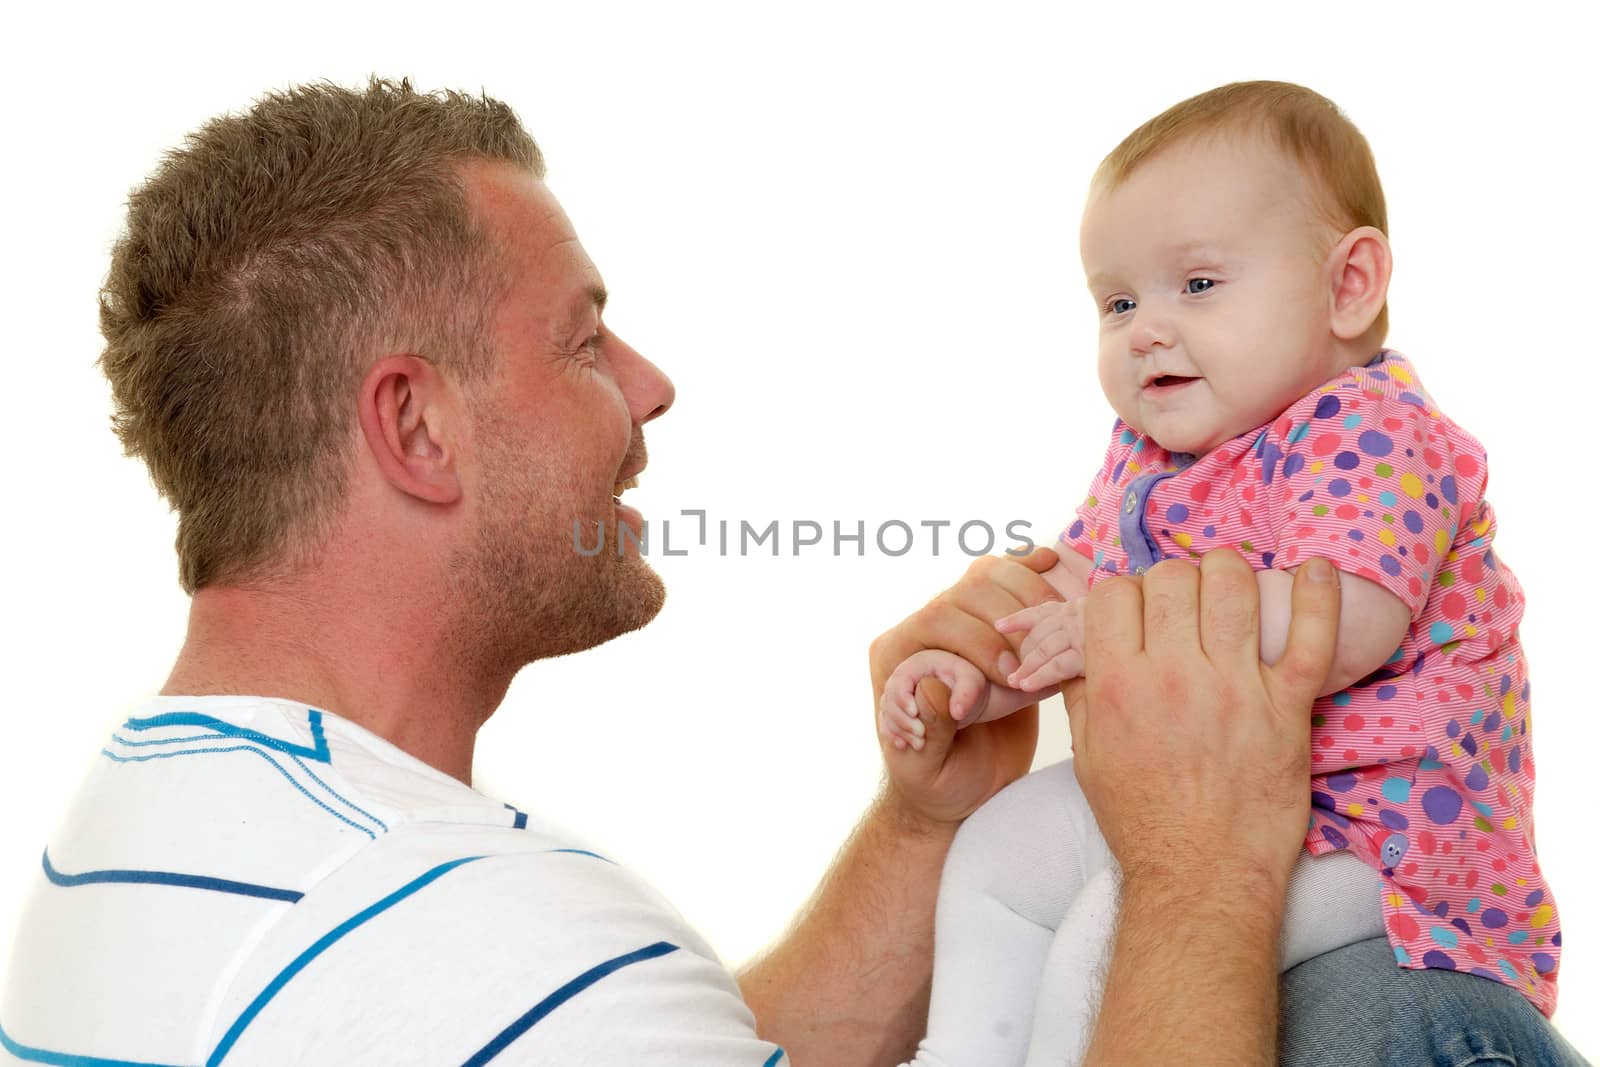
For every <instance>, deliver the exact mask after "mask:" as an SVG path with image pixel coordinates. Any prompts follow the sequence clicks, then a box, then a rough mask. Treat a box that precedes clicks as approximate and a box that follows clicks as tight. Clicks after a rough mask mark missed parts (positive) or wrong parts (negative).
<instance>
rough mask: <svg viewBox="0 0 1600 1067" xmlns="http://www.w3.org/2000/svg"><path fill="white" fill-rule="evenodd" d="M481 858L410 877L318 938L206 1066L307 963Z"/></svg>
mask: <svg viewBox="0 0 1600 1067" xmlns="http://www.w3.org/2000/svg"><path fill="white" fill-rule="evenodd" d="M481 859H483V857H482V856H465V857H463V858H461V859H458V860H451V861H450V862H449V863H441V864H439V865H438V866H437V867H433V868H431V869H429V870H428V871H425V872H424V873H422V874H420V875H418V876H417V877H416V878H413V879H412V880H411V881H409V882H407V883H406V884H405V885H403V886H401V887H400V888H399V889H396V890H395V891H394V892H393V893H390V894H389V895H388V896H386V897H384V898H383V899H382V900H380V901H378V902H377V903H376V904H373V905H371V906H369V907H366V908H363V909H362V910H361V911H358V912H356V913H355V914H354V915H352V916H350V918H348V919H346V920H345V921H344V922H342V923H340V924H339V925H338V926H335V927H334V928H333V929H332V930H329V931H328V932H327V933H325V934H323V935H322V936H321V937H319V938H317V940H316V941H315V942H314V943H313V944H312V945H311V947H310V948H308V949H306V950H305V951H304V952H302V953H300V955H298V956H296V957H295V958H294V960H293V961H292V962H291V963H290V964H289V965H288V966H287V967H285V968H284V969H283V970H281V971H279V972H278V975H277V977H276V978H274V979H273V980H272V981H270V982H268V983H267V985H266V988H265V989H263V990H262V991H261V992H259V993H257V994H256V998H255V999H254V1000H252V1001H251V1002H250V1004H249V1006H248V1007H246V1008H245V1009H244V1011H242V1012H240V1013H239V1017H238V1018H237V1019H235V1020H234V1021H233V1025H232V1026H230V1027H228V1032H227V1033H225V1034H223V1035H222V1040H221V1041H220V1042H218V1043H217V1047H216V1048H215V1049H214V1050H212V1053H211V1055H210V1056H209V1057H208V1058H207V1059H206V1067H216V1065H217V1064H219V1063H221V1062H222V1060H223V1057H225V1056H226V1055H227V1054H228V1053H229V1052H230V1051H231V1050H232V1049H233V1046H234V1045H235V1044H236V1043H237V1042H238V1040H239V1036H240V1035H241V1034H243V1033H244V1031H245V1028H246V1027H247V1026H249V1025H250V1024H251V1023H252V1022H253V1021H254V1020H255V1017H256V1016H257V1015H260V1014H261V1009H263V1008H265V1007H266V1006H267V1004H268V1003H269V1002H270V1001H271V1000H272V998H273V997H275V996H277V995H278V994H279V993H280V992H282V991H283V987H284V986H286V985H288V984H289V982H290V981H291V980H292V979H293V978H294V976H295V975H297V974H299V973H300V972H301V971H303V970H305V969H306V966H307V965H308V964H310V962H311V961H312V960H314V959H316V958H317V957H318V956H320V955H322V953H324V952H326V951H327V950H328V949H329V948H330V947H332V945H333V944H334V943H335V942H336V941H338V940H339V939H340V938H342V937H344V935H346V934H348V933H349V932H350V931H352V930H354V929H355V928H356V927H358V926H360V925H361V924H362V923H364V922H366V921H367V920H368V919H371V918H373V917H375V916H377V915H380V914H382V913H383V912H385V911H388V910H389V909H390V908H392V907H394V906H395V905H396V904H398V903H400V902H401V901H402V900H404V899H406V897H409V896H411V895H412V894H413V893H415V892H417V891H418V890H419V889H422V888H424V887H426V886H427V885H428V884H429V883H431V882H434V881H436V880H437V879H438V878H440V877H441V876H443V875H445V874H448V873H449V872H450V871H453V870H455V869H456V868H457V867H459V866H461V865H462V864H463V863H471V862H472V861H473V860H481Z"/></svg>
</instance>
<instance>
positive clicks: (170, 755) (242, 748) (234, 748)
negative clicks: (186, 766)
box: [100, 720, 378, 840]
mask: <svg viewBox="0 0 1600 1067" xmlns="http://www.w3.org/2000/svg"><path fill="white" fill-rule="evenodd" d="M130 721H131V720H130ZM216 752H254V753H255V754H256V755H258V756H260V757H261V758H262V759H264V760H266V761H267V762H268V763H270V764H272V766H273V768H274V769H276V770H277V772H278V773H279V774H281V775H283V777H284V778H285V779H286V780H287V781H288V783H289V784H290V785H292V786H294V787H295V788H296V789H298V790H299V791H300V792H301V793H303V794H305V798H306V799H307V800H309V801H311V803H313V804H315V805H316V806H317V807H319V808H321V809H322V810H323V811H325V812H327V813H328V814H329V815H332V816H333V817H334V818H335V819H338V820H339V821H340V822H342V823H345V824H346V825H348V826H353V827H355V828H356V829H357V830H360V831H361V832H362V833H364V834H366V835H367V836H368V837H370V838H372V839H373V840H377V838H378V835H377V834H375V833H373V832H372V831H371V830H369V829H367V828H366V827H365V826H362V825H361V824H360V823H358V822H356V821H355V820H353V819H348V818H346V817H345V816H343V815H341V814H340V813H339V812H337V811H334V810H333V809H332V808H330V807H329V806H328V805H326V804H324V803H323V802H322V801H320V800H318V799H317V798H316V797H314V796H312V795H311V790H309V789H307V788H306V787H305V786H303V785H301V784H300V783H299V782H297V781H295V779H294V775H292V774H290V773H289V772H288V771H286V770H284V769H283V765H282V764H280V763H279V762H278V761H277V760H275V759H273V758H272V757H271V756H269V755H267V754H266V753H265V752H263V751H262V750H261V749H259V748H256V747H255V746H254V745H228V746H226V747H224V748H188V749H184V750H183V751H182V752H152V753H151V754H150V755H148V756H119V755H117V754H116V753H115V752H113V751H111V750H110V749H109V748H102V749H101V750H100V754H101V755H102V756H105V757H106V758H107V759H112V760H115V761H116V762H118V763H144V762H146V761H148V760H157V759H174V758H176V757H178V756H204V755H206V754H207V753H216Z"/></svg>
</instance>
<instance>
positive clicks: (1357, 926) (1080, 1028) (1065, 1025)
mask: <svg viewBox="0 0 1600 1067" xmlns="http://www.w3.org/2000/svg"><path fill="white" fill-rule="evenodd" d="M1102 855H1104V854H1103V853H1102ZM1087 873H1088V878H1089V881H1088V884H1087V885H1086V886H1085V887H1084V888H1083V891H1082V892H1080V893H1079V894H1078V896H1077V897H1076V898H1075V899H1074V900H1073V901H1072V906H1071V907H1070V908H1069V909H1068V911H1067V913H1066V916H1065V917H1064V918H1063V919H1062V920H1061V924H1060V926H1059V927H1058V928H1057V930H1056V934H1055V939H1054V940H1053V941H1052V942H1051V945H1050V952H1049V954H1048V956H1047V957H1046V959H1045V964H1044V970H1043V974H1042V977H1041V978H1040V981H1039V995H1038V1001H1037V1003H1036V1005H1035V1007H1034V1019H1035V1023H1034V1028H1033V1035H1032V1040H1031V1043H1030V1045H1029V1047H1028V1059H1027V1065H1028V1067H1035V1065H1043V1064H1051V1065H1053V1067H1061V1065H1063V1064H1076V1063H1078V1062H1080V1061H1081V1060H1082V1059H1083V1052H1084V1048H1085V1046H1086V1045H1087V1044H1088V1038H1089V1031H1090V1027H1091V1026H1092V1025H1093V1022H1094V1013H1095V1011H1096V1010H1097V1008H1098V1004H1099V992H1100V990H1101V989H1102V987H1103V986H1104V985H1105V972H1106V966H1107V964H1108V963H1109V960H1110V954H1111V952H1110V950H1111V934H1112V931H1113V929H1114V928H1115V926H1116V906H1117V888H1116V884H1117V871H1116V868H1115V861H1114V860H1108V861H1107V866H1106V867H1105V868H1103V869H1101V870H1098V871H1094V870H1091V871H1089V872H1087ZM1221 874H1222V876H1223V877H1226V873H1225V871H1223V872H1221ZM1382 892H1383V883H1382V879H1381V878H1380V877H1379V875H1378V872H1377V871H1374V870H1373V869H1372V868H1371V867H1368V866H1367V865H1366V864H1365V863H1363V862H1361V860H1360V859H1358V858H1357V857H1356V856H1355V855H1354V854H1352V853H1350V852H1331V853H1329V854H1328V855H1326V856H1311V855H1308V854H1305V853H1302V854H1301V856H1300V859H1299V860H1298V861H1297V862H1296V863H1295V866H1294V869H1293V871H1291V872H1290V875H1289V895H1288V899H1287V902H1286V904H1285V909H1284V919H1283V932H1282V935H1281V938H1280V941H1279V963H1278V970H1279V971H1280V972H1281V971H1287V970H1288V969H1289V968H1291V967H1294V966H1296V965H1298V964H1300V963H1304V962H1305V961H1306V960H1308V959H1311V958H1312V957H1314V956H1320V955H1322V954H1323V953H1324V952H1331V951H1333V950H1334V949H1336V948H1342V947H1344V946H1345V945H1351V944H1355V943H1357V942H1360V941H1365V940H1367V939H1368V938H1373V937H1382V936H1383V909H1382V906H1381V904H1380V903H1379V895H1380V894H1381V893H1382ZM1179 950H1180V949H1179V948H1177V947H1175V949H1174V951H1179ZM937 964H938V961H937V958H936V959H935V966H937Z"/></svg>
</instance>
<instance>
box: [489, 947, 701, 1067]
mask: <svg viewBox="0 0 1600 1067" xmlns="http://www.w3.org/2000/svg"><path fill="white" fill-rule="evenodd" d="M677 950H678V946H677V945H673V944H670V943H668V942H666V941H657V942H656V943H655V944H653V945H646V946H645V947H644V948H641V949H638V950H636V951H634V952H629V953H628V954H626V955H623V956H618V957H617V958H616V959H611V960H607V961H606V962H604V963H602V964H599V965H598V966H595V967H591V968H589V969H588V970H587V971H584V972H583V973H582V974H580V975H578V977H576V978H574V979H573V980H572V981H570V982H568V983H567V984H566V985H564V986H562V987H561V988H560V989H558V990H556V991H555V992H554V993H551V994H550V995H549V996H548V997H545V998H544V999H543V1000H541V1001H539V1003H537V1004H535V1005H534V1006H533V1007H531V1008H529V1009H528V1011H527V1013H526V1014H524V1015H523V1016H522V1018H520V1019H518V1020H517V1021H516V1022H514V1023H512V1024H511V1025H510V1026H508V1027H506V1028H505V1029H504V1030H502V1031H500V1033H498V1034H496V1035H495V1038H494V1040H493V1041H490V1042H489V1043H488V1044H487V1045H485V1046H483V1047H482V1048H481V1049H479V1050H478V1051H477V1052H476V1053H474V1054H473V1055H472V1056H470V1057H468V1058H467V1059H466V1060H465V1061H463V1063H462V1064H461V1067H482V1065H483V1064H485V1063H488V1062H489V1061H490V1060H492V1059H494V1058H495V1057H496V1056H498V1055H500V1053H502V1052H504V1051H505V1050H506V1047H507V1046H508V1045H510V1044H511V1042H513V1041H515V1040H516V1039H517V1038H519V1037H521V1036H522V1035H523V1034H525V1033H527V1032H528V1031H529V1030H531V1029H533V1027H534V1026H536V1025H537V1024H538V1023H539V1021H540V1020H542V1019H543V1018H544V1017H545V1016H547V1015H549V1014H550V1013H551V1012H553V1011H555V1010H556V1009H557V1008H559V1007H561V1005H563V1004H565V1003H566V1002H567V1001H569V1000H571V999H572V998H573V997H575V996H577V995H578V994H579V993H582V992H583V991H584V990H585V989H588V988H589V987H590V986H592V985H594V984H595V983H596V982H598V981H600V979H602V978H604V977H605V976H606V975H608V974H611V973H613V972H615V971H618V970H621V969H622V968H623V967H626V966H628V965H629V964H632V963H641V962H643V961H644V960H653V959H655V958H656V957H657V956H665V955H666V954H667V953H669V952H676V951H677Z"/></svg>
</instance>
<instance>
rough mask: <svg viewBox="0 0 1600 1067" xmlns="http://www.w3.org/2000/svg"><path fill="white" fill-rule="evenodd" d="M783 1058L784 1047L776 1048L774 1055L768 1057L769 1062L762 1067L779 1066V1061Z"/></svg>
mask: <svg viewBox="0 0 1600 1067" xmlns="http://www.w3.org/2000/svg"><path fill="white" fill-rule="evenodd" d="M781 1059H783V1049H781V1048H780V1049H774V1050H773V1052H772V1055H770V1056H768V1057H767V1062H766V1063H763V1064H762V1065H761V1067H778V1061H779V1060H781Z"/></svg>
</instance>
